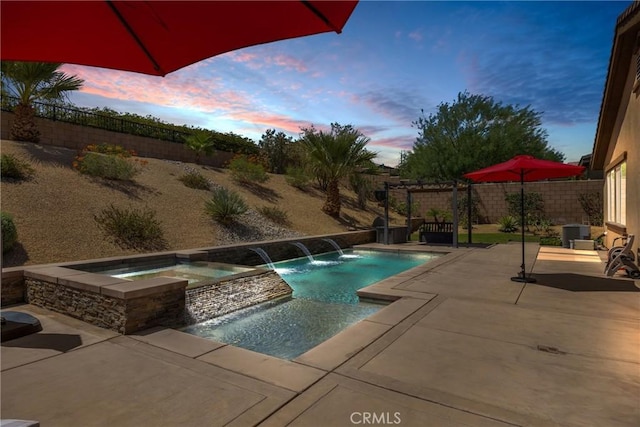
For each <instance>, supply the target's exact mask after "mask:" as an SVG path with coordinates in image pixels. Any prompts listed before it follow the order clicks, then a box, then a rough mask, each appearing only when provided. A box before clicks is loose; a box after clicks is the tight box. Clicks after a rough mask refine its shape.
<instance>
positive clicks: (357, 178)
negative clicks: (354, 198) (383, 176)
mask: <svg viewBox="0 0 640 427" xmlns="http://www.w3.org/2000/svg"><path fill="white" fill-rule="evenodd" d="M349 184H350V185H351V189H352V190H353V191H354V192H355V193H356V194H357V195H358V207H359V208H360V209H366V208H367V200H369V197H370V196H371V195H372V194H373V181H372V180H371V179H368V178H367V177H366V176H364V175H363V174H361V173H353V174H351V175H349ZM412 212H415V211H412Z"/></svg>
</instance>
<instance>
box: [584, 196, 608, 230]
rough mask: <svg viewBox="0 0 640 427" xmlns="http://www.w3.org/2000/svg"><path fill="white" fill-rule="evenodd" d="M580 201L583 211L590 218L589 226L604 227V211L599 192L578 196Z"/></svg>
mask: <svg viewBox="0 0 640 427" xmlns="http://www.w3.org/2000/svg"><path fill="white" fill-rule="evenodd" d="M578 201H579V202H580V206H582V210H583V211H584V213H586V214H587V216H588V217H589V224H591V225H595V226H598V227H600V226H602V218H603V209H602V196H601V195H600V193H599V192H598V191H594V192H592V193H582V194H580V195H579V196H578Z"/></svg>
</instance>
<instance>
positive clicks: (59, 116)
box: [2, 96, 189, 143]
mask: <svg viewBox="0 0 640 427" xmlns="http://www.w3.org/2000/svg"><path fill="white" fill-rule="evenodd" d="M17 105H18V98H15V97H11V96H7V97H3V99H2V110H3V111H8V112H14V110H15V107H16V106H17ZM32 106H33V109H34V111H35V115H36V117H40V118H43V119H49V120H54V121H60V122H65V123H72V124H76V125H81V126H90V127H95V128H99V129H104V130H109V131H112V132H119V133H126V134H129V135H137V136H143V137H148V138H155V139H160V140H162V141H170V142H176V143H184V142H185V140H186V138H187V137H188V136H189V133H187V132H182V131H179V130H175V129H169V128H164V127H161V126H154V125H150V124H146V123H138V122H133V121H131V120H125V119H122V118H119V117H111V116H108V115H104V114H99V113H92V112H89V111H84V110H79V109H77V108H73V107H69V106H65V105H57V104H45V103H41V102H34V103H33V104H32Z"/></svg>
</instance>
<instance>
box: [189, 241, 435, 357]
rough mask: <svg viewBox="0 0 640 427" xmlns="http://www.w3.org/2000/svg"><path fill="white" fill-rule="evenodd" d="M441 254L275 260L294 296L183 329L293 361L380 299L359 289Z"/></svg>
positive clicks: (366, 312) (348, 254)
mask: <svg viewBox="0 0 640 427" xmlns="http://www.w3.org/2000/svg"><path fill="white" fill-rule="evenodd" d="M440 255H441V254H435V253H417V252H410V253H409V252H407V253H396V252H383V251H365V250H349V251H344V254H342V255H341V254H339V253H338V252H330V253H326V254H322V255H316V256H314V257H313V261H310V260H309V259H308V258H306V257H304V258H298V259H294V260H290V261H283V262H278V263H275V264H274V266H275V270H276V272H278V274H279V275H280V276H281V277H282V278H283V279H284V280H285V281H286V282H287V283H288V284H289V286H291V288H292V289H293V297H292V298H287V299H283V300H276V301H269V302H267V303H262V304H259V305H256V306H253V307H249V308H246V309H243V310H239V311H236V312H234V313H231V314H228V315H225V316H221V317H217V318H215V319H212V320H209V321H206V322H202V323H199V324H196V325H192V326H189V327H186V328H184V329H182V330H183V331H184V332H187V333H190V334H193V335H197V336H200V337H204V338H209V339H213V340H216V341H220V342H223V343H226V344H231V345H235V346H237V347H242V348H246V349H248V350H253V351H257V352H259V353H264V354H269V355H271V356H275V357H279V358H283V359H294V358H296V357H298V356H300V355H301V354H303V353H305V352H306V351H308V350H310V349H311V348H313V347H315V346H317V345H318V344H320V343H322V342H323V341H326V340H327V339H329V338H331V337H332V336H334V335H335V334H337V333H338V332H340V331H342V330H343V329H345V328H346V327H348V326H350V325H352V324H354V323H356V322H358V321H360V320H362V319H364V318H366V317H369V316H371V315H372V314H374V313H376V312H377V311H378V310H380V309H381V308H382V307H384V303H383V302H371V301H360V299H359V297H358V295H357V294H356V292H357V290H358V289H361V288H363V287H365V286H369V285H371V284H373V283H376V282H379V281H380V280H383V279H385V278H387V277H390V276H393V275H395V274H398V273H400V272H402V271H405V270H408V269H410V268H412V267H415V266H418V265H420V264H423V263H425V262H428V261H430V260H432V259H434V258H437V257H439V256H440Z"/></svg>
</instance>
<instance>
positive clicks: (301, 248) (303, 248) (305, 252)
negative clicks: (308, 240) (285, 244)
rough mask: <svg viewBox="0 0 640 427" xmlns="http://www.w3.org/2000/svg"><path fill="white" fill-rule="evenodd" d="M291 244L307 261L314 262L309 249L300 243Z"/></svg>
mask: <svg viewBox="0 0 640 427" xmlns="http://www.w3.org/2000/svg"><path fill="white" fill-rule="evenodd" d="M291 244H292V245H294V246H296V247H298V248H299V249H300V250H301V251H302V253H304V254H305V256H306V257H307V258H308V259H309V261H310V262H313V261H314V259H313V255H311V252H309V249H308V248H307V247H306V246H305V245H303V244H302V243H301V242H293V243H291Z"/></svg>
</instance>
